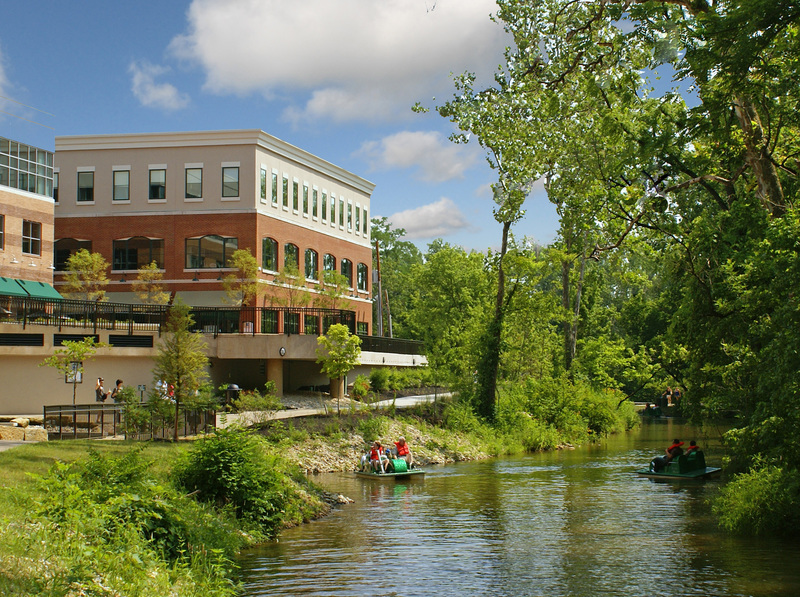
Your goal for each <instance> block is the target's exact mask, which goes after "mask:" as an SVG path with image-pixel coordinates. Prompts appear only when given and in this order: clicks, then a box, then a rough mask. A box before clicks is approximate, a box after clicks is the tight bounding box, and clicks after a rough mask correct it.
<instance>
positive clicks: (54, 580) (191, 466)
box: [0, 429, 330, 597]
mask: <svg viewBox="0 0 800 597" xmlns="http://www.w3.org/2000/svg"><path fill="white" fill-rule="evenodd" d="M101 449H102V448H100V449H98V450H94V449H90V450H89V453H88V455H87V456H86V457H84V458H81V459H79V460H77V461H74V462H72V463H69V464H66V463H61V462H56V463H54V464H53V466H52V468H51V469H50V471H49V472H48V473H46V474H44V475H41V476H38V477H36V478H35V479H34V480H33V482H34V486H29V487H25V488H20V491H19V493H18V495H19V499H21V500H27V501H29V502H30V506H29V508H28V516H27V519H26V520H24V521H20V522H17V523H12V524H10V525H7V526H6V528H5V529H4V531H3V532H2V539H3V541H2V547H0V594H4V595H53V596H56V595H59V596H61V595H109V596H110V595H154V596H155V595H159V596H160V595H181V596H195V595H196V596H198V597H199V596H211V597H216V596H227V595H235V594H236V586H235V584H234V583H233V581H231V578H232V576H233V569H234V565H233V556H234V555H235V554H236V553H237V552H238V551H239V550H240V549H242V548H243V547H245V546H248V545H252V544H256V543H259V542H263V541H266V540H268V539H270V538H272V537H274V536H275V535H276V534H277V533H278V532H279V530H280V529H281V528H283V527H284V526H287V525H293V524H298V523H301V522H303V521H307V520H310V519H311V518H314V517H318V516H320V515H322V514H324V513H326V512H327V511H328V510H329V508H330V506H329V505H328V503H327V502H326V501H325V497H326V496H325V495H324V493H323V492H322V491H320V490H319V489H317V488H315V487H314V486H313V485H311V484H310V483H309V482H308V481H307V480H306V479H305V476H304V475H302V474H300V473H299V472H298V471H297V469H296V467H292V466H290V465H288V464H286V463H285V462H284V461H282V460H280V459H278V458H276V457H275V456H274V455H271V454H270V453H269V451H268V450H267V449H266V446H265V442H264V441H263V440H261V439H260V438H258V437H257V436H255V435H253V434H252V433H250V432H247V431H243V430H240V429H238V430H237V429H234V430H224V431H218V432H217V433H215V434H213V435H212V436H209V437H208V438H207V439H202V440H197V441H196V442H195V443H194V444H193V445H192V446H191V447H190V448H189V449H188V450H187V451H184V452H183V453H182V454H180V456H179V458H178V462H177V464H176V466H175V467H174V468H173V469H172V470H170V471H169V473H168V474H167V475H166V476H164V477H162V476H161V475H158V476H157V475H155V474H154V473H153V472H152V471H153V470H154V468H157V467H153V463H152V462H151V461H149V460H148V459H147V458H146V455H145V454H146V447H145V445H142V446H140V447H135V448H132V449H131V450H130V451H129V452H127V453H125V454H123V455H122V456H118V457H115V456H109V455H103V454H101V453H100V450H101ZM178 449H180V448H178V447H177V446H176V450H178Z"/></svg>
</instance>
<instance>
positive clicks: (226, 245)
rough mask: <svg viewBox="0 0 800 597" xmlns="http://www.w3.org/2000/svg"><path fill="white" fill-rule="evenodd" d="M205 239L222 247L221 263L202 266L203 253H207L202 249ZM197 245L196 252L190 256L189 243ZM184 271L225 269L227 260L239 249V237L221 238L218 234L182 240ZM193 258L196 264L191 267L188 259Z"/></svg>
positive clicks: (203, 260)
mask: <svg viewBox="0 0 800 597" xmlns="http://www.w3.org/2000/svg"><path fill="white" fill-rule="evenodd" d="M206 239H209V241H210V239H215V242H218V243H219V244H220V245H222V261H221V262H217V263H219V264H215V265H209V266H206V265H204V263H205V257H206V255H204V253H205V252H206V251H209V249H208V248H206V249H204V248H203V240H206ZM195 242H196V243H197V252H196V254H195V255H192V254H191V253H190V251H189V245H190V244H191V243H195ZM183 246H184V269H188V270H200V269H225V268H227V267H228V265H227V264H228V260H229V259H230V258H231V257H232V256H233V253H234V252H235V251H236V250H238V248H239V237H238V236H222V235H220V234H205V235H203V236H194V237H190V238H186V239H184V243H183ZM191 257H195V258H196V259H197V264H195V265H193V264H192V263H190V258H191Z"/></svg>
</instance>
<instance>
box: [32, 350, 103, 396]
mask: <svg viewBox="0 0 800 597" xmlns="http://www.w3.org/2000/svg"><path fill="white" fill-rule="evenodd" d="M62 346H63V348H59V349H57V350H56V351H55V352H54V353H53V354H52V355H51V356H49V357H47V358H46V359H45V360H44V361H42V362H41V363H39V366H40V367H44V366H47V367H53V368H54V369H56V370H57V371H58V372H59V373H61V374H63V375H64V377H65V378H66V379H67V380H70V379H71V380H72V406H75V399H76V394H77V390H78V379H79V378H83V372H84V371H85V369H84V366H83V363H84V361H88V360H89V359H91V358H92V357H93V356H94V354H95V353H96V352H97V349H98V348H105V347H106V346H108V345H107V344H104V343H103V342H95V340H94V337H92V336H87V337H86V338H84V339H83V340H64V342H63V343H62Z"/></svg>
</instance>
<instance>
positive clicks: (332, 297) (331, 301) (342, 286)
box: [316, 270, 353, 309]
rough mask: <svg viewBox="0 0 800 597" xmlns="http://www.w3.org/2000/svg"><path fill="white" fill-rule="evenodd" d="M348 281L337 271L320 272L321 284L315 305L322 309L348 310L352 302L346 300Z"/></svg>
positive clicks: (348, 287) (348, 288)
mask: <svg viewBox="0 0 800 597" xmlns="http://www.w3.org/2000/svg"><path fill="white" fill-rule="evenodd" d="M349 290H350V281H349V280H348V279H347V277H346V276H345V275H344V274H341V273H339V272H337V271H332V270H325V271H323V272H322V284H321V285H320V292H319V294H317V298H316V304H317V305H318V306H319V307H321V308H323V309H350V308H352V305H353V303H352V301H350V300H349V299H348V298H347V293H348V291H349Z"/></svg>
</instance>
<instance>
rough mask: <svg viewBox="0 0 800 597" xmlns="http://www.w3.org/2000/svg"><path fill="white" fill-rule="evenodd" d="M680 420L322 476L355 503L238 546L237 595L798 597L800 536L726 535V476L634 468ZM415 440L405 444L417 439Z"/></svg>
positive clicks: (689, 433)
mask: <svg viewBox="0 0 800 597" xmlns="http://www.w3.org/2000/svg"><path fill="white" fill-rule="evenodd" d="M717 431H718V430H715V429H708V430H707V431H705V432H703V431H701V430H698V429H692V428H689V427H685V426H682V425H680V424H678V423H677V422H675V421H671V420H664V421H658V422H652V423H650V422H648V423H647V424H645V425H644V426H643V427H642V429H641V431H639V432H634V433H632V434H628V435H625V436H620V437H614V438H611V439H609V440H607V441H604V442H603V443H602V444H600V445H595V446H588V447H583V448H579V449H576V450H559V451H556V452H551V453H546V454H534V455H529V456H525V457H518V458H507V459H496V460H491V461H482V462H475V463H460V464H453V465H449V466H443V467H434V468H430V469H428V470H429V473H428V474H427V475H426V477H425V478H424V479H422V480H420V479H412V480H408V481H397V482H395V481H391V482H388V481H374V480H363V479H359V478H356V477H355V476H352V475H347V474H344V473H342V474H328V475H320V476H318V477H316V478H315V480H316V481H318V482H319V483H321V484H322V485H324V486H325V487H326V488H328V489H329V490H331V491H336V492H340V493H343V494H344V495H347V496H349V497H351V498H353V499H354V500H355V503H354V504H349V505H346V506H343V507H342V508H339V509H337V510H336V511H335V512H334V513H333V514H332V515H331V516H328V517H326V518H324V519H322V520H320V521H316V522H313V523H311V524H307V525H303V526H301V527H298V528H295V529H290V530H288V531H286V532H284V533H283V534H282V535H281V538H280V541H278V542H275V543H271V544H268V545H265V546H262V547H259V548H258V549H255V550H251V551H249V552H247V553H245V554H243V555H242V557H241V558H240V561H239V564H240V565H241V566H242V580H243V582H244V586H245V590H244V593H243V594H244V595H249V596H250V595H329V596H333V595H343V596H362V595H364V596H366V595H392V596H415V595H464V596H472V595H475V596H477V595H486V596H523V595H525V596H527V595H548V596H557V595H570V596H578V595H587V596H588V595H626V596H634V595H643V596H644V595H648V596H650V595H665V596H677V595H709V596H710V595H720V596H739V595H742V596H744V595H753V596H755V595H759V596H761V595H763V596H790V595H791V596H796V595H800V574H798V571H797V570H798V564H797V562H798V557H800V542H798V541H794V542H786V541H784V542H779V541H777V540H774V539H769V540H752V539H741V538H735V537H730V536H728V535H726V534H725V533H723V532H722V531H720V530H719V529H718V528H717V527H716V524H715V521H714V519H713V516H712V514H711V511H710V508H709V506H708V503H707V502H708V498H709V497H711V496H712V495H713V494H714V493H715V492H716V491H717V490H718V489H719V487H720V483H722V482H724V479H723V481H669V482H665V481H652V480H649V479H644V478H639V477H637V476H636V475H635V474H633V471H635V470H636V469H637V468H642V467H643V466H645V465H646V463H647V462H649V460H650V459H651V458H652V457H653V456H654V455H657V454H659V453H661V452H663V450H664V448H665V447H666V446H667V445H668V444H669V441H670V440H672V439H673V437H680V438H681V439H684V440H686V441H688V440H689V439H697V440H698V441H699V443H700V444H701V446H702V447H703V448H704V449H705V451H706V459H707V460H708V461H709V465H711V466H713V465H715V464H718V463H719V461H720V458H721V454H720V452H719V450H718V448H717V447H716V446H715V445H714V442H713V440H712V439H711V437H707V434H712V435H713V434H715V433H717ZM412 448H413V446H412Z"/></svg>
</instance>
